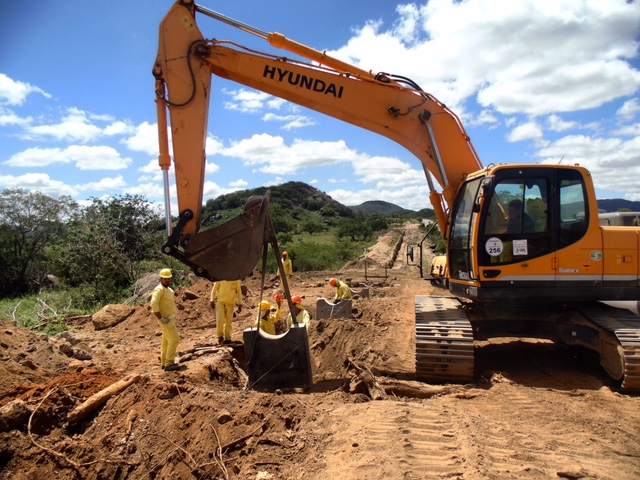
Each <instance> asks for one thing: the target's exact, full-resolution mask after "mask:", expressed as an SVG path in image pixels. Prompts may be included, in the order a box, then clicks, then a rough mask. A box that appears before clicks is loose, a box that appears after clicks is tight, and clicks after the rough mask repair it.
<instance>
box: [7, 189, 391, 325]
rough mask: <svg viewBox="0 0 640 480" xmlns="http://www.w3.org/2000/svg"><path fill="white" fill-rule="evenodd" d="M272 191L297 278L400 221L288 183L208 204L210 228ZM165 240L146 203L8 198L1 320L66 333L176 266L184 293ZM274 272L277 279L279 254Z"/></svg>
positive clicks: (336, 264)
mask: <svg viewBox="0 0 640 480" xmlns="http://www.w3.org/2000/svg"><path fill="white" fill-rule="evenodd" d="M267 191H269V195H270V209H269V210H270V214H271V217H272V221H273V225H274V228H275V230H276V232H277V238H278V244H279V246H280V249H281V251H285V250H286V251H288V253H289V256H290V258H291V259H292V260H293V263H294V269H295V271H297V272H303V271H311V270H313V271H317V270H338V269H340V268H341V267H342V266H343V265H344V264H345V263H347V262H349V261H352V260H355V259H356V258H358V257H359V256H360V255H361V254H362V253H363V251H364V249H365V248H366V247H368V246H370V245H372V244H373V243H374V242H375V241H376V239H377V237H378V235H379V234H380V233H381V232H384V231H385V230H387V229H389V228H392V227H393V225H394V223H393V222H395V221H398V217H396V216H395V215H394V216H385V215H380V214H365V213H362V212H356V211H354V210H352V209H351V208H348V207H345V206H344V205H342V204H340V203H339V202H336V201H335V200H333V199H332V198H331V197H329V196H328V195H326V194H324V193H322V192H320V191H319V190H317V189H315V188H313V187H311V186H309V185H306V184H304V183H301V182H290V183H286V184H284V185H280V186H276V187H271V188H269V189H267V188H259V189H254V190H245V191H239V192H234V193H232V194H228V195H223V196H221V197H218V198H216V199H214V200H209V201H208V202H207V203H206V204H205V205H204V208H203V216H202V218H203V225H202V229H203V230H207V229H210V228H213V227H215V226H216V225H219V224H220V223H223V222H225V221H227V220H229V219H231V218H233V217H235V216H237V215H238V214H239V213H240V212H241V211H242V209H243V207H244V204H245V202H246V200H247V199H248V198H250V197H252V196H256V195H261V196H264V195H265V194H266V193H267ZM165 235H166V234H165V225H164V217H163V216H162V215H161V214H160V213H159V212H158V211H157V210H156V209H155V208H153V206H152V205H151V204H150V203H149V202H148V201H147V200H146V199H145V198H144V197H141V196H137V195H136V196H132V195H125V196H122V197H116V198H111V199H96V198H93V199H91V200H90V202H89V204H88V205H86V206H83V207H81V206H80V205H78V204H76V203H75V202H73V200H72V199H71V198H69V197H59V198H57V199H56V198H52V197H50V196H47V195H44V194H41V193H37V192H27V191H24V190H19V189H8V190H4V191H2V192H0V267H2V269H3V273H4V276H5V278H4V280H5V281H4V282H3V284H2V285H1V286H0V318H4V319H12V320H16V321H19V323H21V324H23V325H26V326H32V327H39V326H43V328H42V330H45V331H52V330H56V329H58V328H62V327H63V326H61V325H56V319H59V318H63V317H65V316H72V315H78V314H82V313H88V312H94V311H96V310H97V309H99V308H101V307H102V306H104V305H106V304H108V303H123V302H125V301H126V299H128V298H131V297H132V296H133V294H134V293H135V292H134V289H135V282H136V280H137V279H138V278H140V277H141V276H142V275H144V274H145V273H149V272H153V271H156V270H159V269H160V268H162V267H165V266H169V267H170V268H172V269H173V270H174V274H175V277H176V278H175V280H176V282H177V284H178V285H180V283H181V282H184V281H185V279H186V276H187V274H188V273H189V270H188V268H187V267H186V266H184V265H182V264H181V263H179V262H178V261H177V260H175V259H173V258H172V257H167V256H165V255H163V254H161V253H160V249H161V246H162V245H163V244H164V242H165V241H166V237H165ZM268 269H269V272H270V274H272V273H275V272H276V259H275V257H274V256H273V255H270V256H269V261H268ZM54 284H55V285H56V288H50V287H51V286H53V285H54ZM45 318H46V319H48V320H47V321H46V322H44V321H43V319H45ZM52 319H53V320H52Z"/></svg>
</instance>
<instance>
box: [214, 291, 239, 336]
mask: <svg viewBox="0 0 640 480" xmlns="http://www.w3.org/2000/svg"><path fill="white" fill-rule="evenodd" d="M210 304H211V307H212V308H213V307H214V306H215V309H216V329H217V333H218V343H231V321H232V320H233V309H234V307H235V306H236V305H237V306H238V313H240V312H241V311H242V285H241V282H240V280H220V281H218V282H216V283H215V284H214V285H213V289H212V290H211V302H210Z"/></svg>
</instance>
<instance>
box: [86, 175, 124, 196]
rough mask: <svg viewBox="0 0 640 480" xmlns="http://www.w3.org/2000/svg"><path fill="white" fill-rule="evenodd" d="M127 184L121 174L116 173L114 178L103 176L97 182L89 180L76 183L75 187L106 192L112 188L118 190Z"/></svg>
mask: <svg viewBox="0 0 640 480" xmlns="http://www.w3.org/2000/svg"><path fill="white" fill-rule="evenodd" d="M126 185H127V182H125V180H124V178H123V177H122V175H118V176H117V177H115V178H103V179H101V180H100V181H98V182H91V183H87V184H84V185H78V186H77V188H78V190H80V191H84V192H87V191H93V190H95V191H98V192H107V191H112V190H120V189H122V188H124V187H125V186H126Z"/></svg>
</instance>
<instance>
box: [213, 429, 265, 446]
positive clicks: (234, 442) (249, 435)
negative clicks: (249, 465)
mask: <svg viewBox="0 0 640 480" xmlns="http://www.w3.org/2000/svg"><path fill="white" fill-rule="evenodd" d="M265 425H266V422H262V423H261V424H260V426H259V427H258V428H256V429H255V430H253V431H252V432H251V433H249V434H247V435H244V436H242V437H240V438H237V439H235V440H233V441H231V442H229V443H227V444H226V445H223V446H222V447H220V449H221V450H222V451H223V452H226V451H227V450H228V449H230V448H233V447H235V446H236V445H238V444H239V443H242V442H244V441H246V440H248V439H249V438H251V437H253V436H254V435H255V434H256V432H257V431H258V430H262V429H263V428H264V426H265Z"/></svg>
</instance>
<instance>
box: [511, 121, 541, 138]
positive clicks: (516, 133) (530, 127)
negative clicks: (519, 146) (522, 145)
mask: <svg viewBox="0 0 640 480" xmlns="http://www.w3.org/2000/svg"><path fill="white" fill-rule="evenodd" d="M542 138H543V133H542V128H541V127H540V125H538V124H537V123H536V122H534V121H532V122H527V123H523V124H522V125H518V126H517V127H516V128H514V129H513V130H511V133H509V135H507V141H509V142H522V141H523V140H540V139H542Z"/></svg>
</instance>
